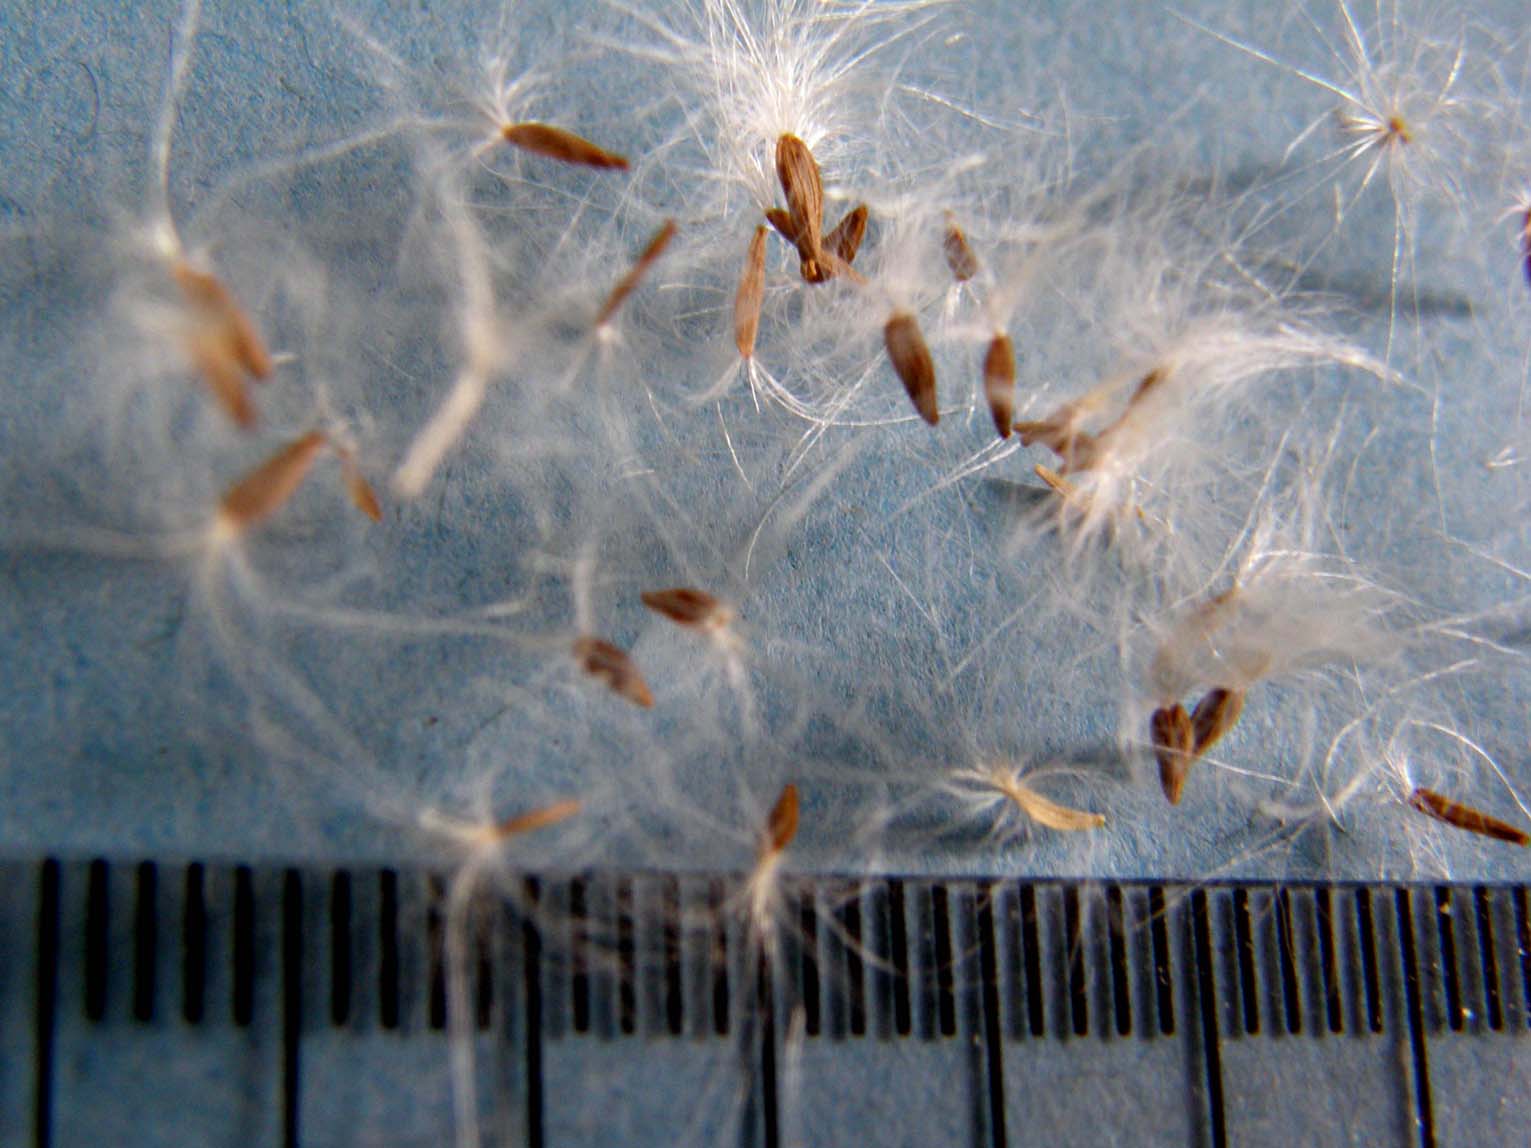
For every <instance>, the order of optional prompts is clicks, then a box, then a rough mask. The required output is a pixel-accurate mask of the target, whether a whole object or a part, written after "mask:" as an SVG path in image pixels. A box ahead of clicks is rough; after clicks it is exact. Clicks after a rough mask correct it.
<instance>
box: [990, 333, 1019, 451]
mask: <svg viewBox="0 0 1531 1148" xmlns="http://www.w3.org/2000/svg"><path fill="white" fill-rule="evenodd" d="M983 397H984V398H985V399H987V400H988V402H989V414H990V415H992V416H993V418H994V429H995V430H997V431H998V432H999V437H1000V438H1009V437H1010V428H1011V425H1012V422H1013V421H1014V419H1015V348H1014V347H1013V346H1011V344H1010V336H1009V335H1006V334H998V335H995V336H994V338H993V339H991V340H990V341H989V350H988V351H987V353H985V355H984V357H983Z"/></svg>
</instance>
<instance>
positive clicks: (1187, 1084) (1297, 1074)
mask: <svg viewBox="0 0 1531 1148" xmlns="http://www.w3.org/2000/svg"><path fill="white" fill-rule="evenodd" d="M0 870H3V872H0V929H3V934H0V935H3V937H4V942H3V945H0V1142H3V1143H4V1144H18V1145H27V1144H30V1145H38V1146H52V1145H70V1146H73V1145H120V1146H129V1148H130V1146H135V1145H160V1144H164V1145H170V1144H174V1145H180V1146H185V1145H203V1144H206V1145H223V1144H227V1145H239V1146H241V1148H246V1146H262V1145H273V1146H278V1145H286V1146H291V1145H299V1144H303V1145H329V1144H337V1145H338V1144H347V1145H353V1144H377V1145H384V1144H390V1145H397V1144H433V1145H439V1144H450V1143H451V1142H452V1140H451V1135H452V1107H451V1077H450V1072H449V1064H450V1061H449V1048H450V1044H449V1036H450V1034H449V1032H448V1028H449V1024H448V1016H447V1011H448V1010H447V995H448V988H447V984H448V978H447V976H446V972H445V969H444V959H443V951H444V945H443V940H444V911H445V910H444V904H445V902H444V895H443V892H444V883H443V880H442V878H441V877H440V876H439V875H436V874H432V873H430V872H426V871H418V870H405V869H387V868H385V869H351V870H346V869H317V868H272V867H261V866H245V865H232V864H231V865H214V864H200V863H193V864H173V865H172V864H167V863H160V862H155V861H143V862H139V863H128V864H112V863H108V862H106V861H103V860H96V861H92V862H83V861H82V862H69V861H65V862H61V861H58V860H53V859H49V860H45V861H42V862H36V863H15V862H13V863H5V864H3V865H0ZM516 881H517V883H518V888H517V889H516V890H515V892H516V894H517V895H516V896H514V897H505V898H502V899H499V900H496V901H494V902H489V901H487V900H485V901H484V903H483V904H482V905H480V906H478V908H477V911H476V912H475V915H474V922H475V924H474V928H473V930H472V932H473V936H472V938H471V941H470V944H469V951H470V954H471V959H470V962H469V963H470V965H471V966H472V967H471V969H470V970H469V974H468V976H469V995H470V1001H471V1011H472V1013H473V1015H472V1016H471V1017H468V1018H465V1024H464V1027H465V1028H466V1029H467V1031H468V1033H469V1035H468V1036H466V1037H465V1038H464V1040H465V1041H467V1042H469V1043H470V1044H471V1046H472V1047H473V1049H474V1052H475V1058H474V1067H473V1071H474V1073H475V1086H476V1094H477V1099H478V1107H479V1110H480V1112H481V1114H482V1119H483V1128H484V1131H485V1139H486V1142H510V1143H516V1144H523V1143H524V1144H526V1145H529V1146H531V1148H538V1146H541V1145H585V1144H589V1145H612V1144H622V1145H647V1144H655V1145H659V1144H665V1145H673V1144H692V1143H696V1144H702V1143H723V1144H740V1145H751V1146H759V1148H779V1146H786V1145H796V1144H803V1145H810V1144H811V1145H815V1146H818V1145H839V1144H845V1145H865V1144H911V1145H914V1144H918V1145H921V1146H924V1148H929V1146H931V1145H947V1144H953V1145H973V1146H1005V1145H1012V1144H1033V1143H1046V1144H1049V1145H1071V1144H1081V1145H1084V1144H1088V1145H1100V1144H1112V1143H1121V1144H1133V1145H1139V1144H1172V1145H1211V1146H1220V1145H1224V1144H1236V1145H1246V1144H1247V1145H1267V1144H1269V1145H1280V1146H1282V1148H1291V1146H1292V1145H1297V1144H1302V1145H1309V1144H1358V1145H1400V1146H1404V1145H1421V1146H1425V1148H1430V1146H1434V1145H1489V1144H1492V1145H1510V1144H1524V1143H1527V1142H1528V1140H1531V1131H1528V1129H1531V905H1528V890H1527V888H1526V887H1524V886H1509V887H1506V886H1466V885H1429V886H1424V885H1406V886H1394V885H1316V886H1312V885H1288V886H1272V885H1261V884H1249V885H1243V884H1212V885H1205V886H1191V887H1185V886H1174V885H1156V884H1149V883H1142V884H1134V883H1115V884H1113V883H1077V882H1075V883H1070V882H1028V881H993V882H977V881H964V880H930V879H907V880H897V879H879V880H831V879H813V880H802V881H796V882H792V883H789V885H788V886H787V890H786V896H787V903H788V906H789V908H788V912H787V918H788V919H787V921H786V922H785V924H786V925H787V926H788V927H787V928H784V929H783V934H784V937H785V940H784V943H783V944H782V945H781V947H780V950H779V952H778V953H777V955H776V957H775V959H774V960H770V961H766V962H764V963H762V962H761V961H760V960H759V959H758V956H759V954H758V951H754V952H752V951H751V950H752V948H754V946H752V944H751V942H750V940H749V938H748V937H747V936H746V935H745V933H744V931H743V930H742V928H741V924H740V922H739V921H738V920H737V917H736V915H735V914H733V913H732V912H731V911H730V909H729V905H730V901H729V895H730V891H731V890H732V889H733V888H734V884H733V879H730V878H727V877H708V876H670V875H664V874H654V873H634V874H589V875H574V876H567V875H565V876H526V877H524V878H523V877H518V878H516ZM527 906H535V911H531V912H529V911H528V910H527Z"/></svg>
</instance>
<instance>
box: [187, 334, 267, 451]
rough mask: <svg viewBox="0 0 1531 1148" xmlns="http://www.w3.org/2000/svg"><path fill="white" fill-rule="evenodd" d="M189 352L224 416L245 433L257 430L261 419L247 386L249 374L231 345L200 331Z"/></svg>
mask: <svg viewBox="0 0 1531 1148" xmlns="http://www.w3.org/2000/svg"><path fill="white" fill-rule="evenodd" d="M186 353H187V355H188V356H189V357H190V359H191V362H192V365H193V366H194V367H196V369H197V374H199V375H201V376H202V381H203V382H204V383H206V384H207V389H208V390H209V391H211V392H212V395H213V398H214V399H216V400H217V402H218V405H219V406H220V407H222V408H223V411H224V413H225V414H227V415H228V416H229V418H230V419H232V420H233V422H234V424H235V425H236V426H238V427H242V428H243V429H245V430H250V429H251V428H253V427H254V426H255V423H256V421H257V419H256V414H255V404H254V403H253V402H252V401H251V399H250V390H249V388H248V387H247V386H246V385H245V380H246V378H247V377H248V375H247V372H246V371H245V369H244V368H243V367H241V366H240V365H239V362H238V361H237V360H236V359H235V358H234V357H233V355H231V354H230V353H229V347H228V344H227V342H226V341H224V340H222V339H219V338H216V337H211V338H210V337H209V336H208V333H207V332H197V333H194V334H192V335H191V336H190V337H189V338H188V339H187V341H186Z"/></svg>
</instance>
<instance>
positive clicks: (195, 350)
mask: <svg viewBox="0 0 1531 1148" xmlns="http://www.w3.org/2000/svg"><path fill="white" fill-rule="evenodd" d="M171 277H172V278H173V279H174V280H175V283H176V286H177V287H178V288H179V289H180V291H181V296H182V298H183V299H185V301H186V304H187V306H188V308H190V311H191V316H190V319H191V322H190V325H189V329H188V330H187V332H186V335H185V347H186V354H187V357H188V358H190V359H191V362H192V366H194V367H195V368H196V370H197V373H198V374H199V375H201V376H202V380H203V382H205V383H206V384H207V388H208V390H209V391H211V392H212V395H213V398H214V399H216V400H217V402H218V405H219V406H220V407H222V408H223V410H224V413H226V414H227V415H228V416H229V418H230V419H231V420H232V421H233V422H234V423H235V424H236V425H237V426H240V427H243V428H245V429H246V430H248V429H249V428H251V427H253V426H254V425H255V422H256V417H255V405H254V403H253V402H252V401H251V399H250V393H249V390H248V388H247V386H246V384H247V383H248V382H249V381H250V380H251V379H254V380H256V381H260V380H261V379H265V378H267V377H268V376H270V374H271V355H270V354H269V353H268V352H267V350H266V346H265V344H264V343H263V342H262V341H261V337H260V333H259V332H258V331H256V329H255V324H254V323H252V322H251V321H250V318H249V316H248V315H246V314H245V311H244V309H243V308H242V307H240V305H239V303H238V301H237V300H236V299H235V298H234V296H233V294H232V293H231V292H230V291H229V289H228V288H227V287H225V286H224V285H223V281H222V280H221V279H219V278H218V277H217V276H216V275H214V274H212V273H211V272H209V271H203V270H201V269H199V268H196V267H193V266H192V265H191V264H189V263H187V262H185V261H184V260H181V261H178V262H176V263H175V264H174V265H173V266H172V267H171Z"/></svg>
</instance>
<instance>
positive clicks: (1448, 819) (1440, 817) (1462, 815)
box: [1408, 789, 1531, 848]
mask: <svg viewBox="0 0 1531 1148" xmlns="http://www.w3.org/2000/svg"><path fill="white" fill-rule="evenodd" d="M1408 803H1409V807H1410V808H1411V809H1416V810H1418V811H1419V812H1420V813H1423V814H1424V815H1425V816H1426V817H1433V818H1435V819H1436V820H1437V821H1444V822H1445V823H1446V824H1447V825H1451V826H1455V827H1456V828H1457V829H1465V830H1467V832H1469V833H1476V834H1478V835H1479V836H1480V837H1492V838H1493V839H1494V840H1495V841H1507V842H1509V843H1510V844H1511V845H1519V846H1521V847H1522V848H1525V847H1527V846H1531V834H1528V833H1526V831H1525V830H1523V829H1518V828H1516V827H1515V826H1513V825H1511V824H1510V823H1509V822H1507V821H1501V820H1499V818H1497V817H1490V816H1489V815H1488V814H1487V813H1480V812H1479V811H1478V810H1476V809H1474V808H1473V807H1472V806H1470V805H1463V804H1462V803H1461V802H1460V801H1453V800H1452V799H1451V798H1449V797H1443V796H1442V795H1441V794H1439V793H1436V792H1435V791H1434V790H1433V789H1416V790H1415V791H1414V792H1413V793H1411V794H1409V798H1408Z"/></svg>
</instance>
